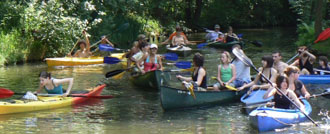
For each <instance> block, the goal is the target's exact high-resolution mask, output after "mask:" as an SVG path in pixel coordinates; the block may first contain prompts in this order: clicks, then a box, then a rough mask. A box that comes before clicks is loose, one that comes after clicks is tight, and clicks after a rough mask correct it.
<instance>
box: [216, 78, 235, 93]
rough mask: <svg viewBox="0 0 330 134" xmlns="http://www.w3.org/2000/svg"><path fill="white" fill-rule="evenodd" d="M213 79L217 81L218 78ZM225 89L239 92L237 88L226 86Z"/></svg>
mask: <svg viewBox="0 0 330 134" xmlns="http://www.w3.org/2000/svg"><path fill="white" fill-rule="evenodd" d="M211 79H213V80H217V77H215V76H213V77H211ZM225 87H226V88H227V89H228V90H232V91H239V90H238V89H237V88H235V87H232V86H230V85H225Z"/></svg>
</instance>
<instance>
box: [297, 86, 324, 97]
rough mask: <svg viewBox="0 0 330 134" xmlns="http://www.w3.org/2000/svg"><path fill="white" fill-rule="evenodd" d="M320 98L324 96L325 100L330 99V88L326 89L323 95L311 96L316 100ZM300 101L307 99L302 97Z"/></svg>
mask: <svg viewBox="0 0 330 134" xmlns="http://www.w3.org/2000/svg"><path fill="white" fill-rule="evenodd" d="M319 96H323V97H325V98H328V99H330V88H328V89H326V90H325V91H324V92H323V93H320V94H314V95H311V97H310V98H316V97H319ZM299 99H305V97H300V98H299Z"/></svg>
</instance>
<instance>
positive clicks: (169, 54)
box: [103, 53, 178, 64]
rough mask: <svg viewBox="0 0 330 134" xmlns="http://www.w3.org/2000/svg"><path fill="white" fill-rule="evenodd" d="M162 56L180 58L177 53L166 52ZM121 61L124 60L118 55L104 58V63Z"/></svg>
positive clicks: (169, 58) (170, 58) (168, 58)
mask: <svg viewBox="0 0 330 134" xmlns="http://www.w3.org/2000/svg"><path fill="white" fill-rule="evenodd" d="M162 56H164V57H165V59H166V60H170V61H176V60H178V55H177V54H176V53H166V54H163V55H162ZM119 62H122V60H120V59H118V58H116V57H104V60H103V63H107V64H117V63H119Z"/></svg>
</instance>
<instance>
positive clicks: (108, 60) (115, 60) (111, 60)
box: [103, 57, 121, 64]
mask: <svg viewBox="0 0 330 134" xmlns="http://www.w3.org/2000/svg"><path fill="white" fill-rule="evenodd" d="M119 62H121V60H120V59H118V58H116V57H104V59H103V63H106V64H117V63H119Z"/></svg>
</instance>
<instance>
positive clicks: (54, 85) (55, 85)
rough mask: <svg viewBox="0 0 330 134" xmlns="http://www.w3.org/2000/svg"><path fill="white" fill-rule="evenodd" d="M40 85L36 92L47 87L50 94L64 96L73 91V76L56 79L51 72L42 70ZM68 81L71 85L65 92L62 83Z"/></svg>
mask: <svg viewBox="0 0 330 134" xmlns="http://www.w3.org/2000/svg"><path fill="white" fill-rule="evenodd" d="M39 79H40V85H39V89H38V90H37V91H36V92H35V93H36V94H37V93H39V92H40V91H41V89H45V90H46V91H47V93H48V94H61V95H63V96H64V97H66V96H68V95H69V94H70V92H71V89H72V85H73V78H64V79H55V78H52V77H51V73H47V72H46V71H42V72H41V73H40V74H39ZM65 83H68V84H69V86H68V88H67V90H66V92H65V93H63V88H62V84H65Z"/></svg>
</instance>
